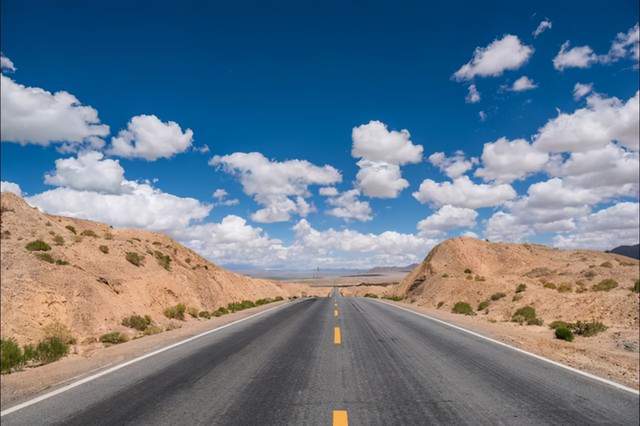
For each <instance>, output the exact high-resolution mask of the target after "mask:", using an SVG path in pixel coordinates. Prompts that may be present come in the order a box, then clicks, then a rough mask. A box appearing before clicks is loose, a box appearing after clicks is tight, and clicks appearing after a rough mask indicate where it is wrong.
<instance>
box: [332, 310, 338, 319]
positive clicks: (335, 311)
mask: <svg viewBox="0 0 640 426" xmlns="http://www.w3.org/2000/svg"><path fill="white" fill-rule="evenodd" d="M333 316H334V317H337V316H338V310H337V309H334V310H333Z"/></svg>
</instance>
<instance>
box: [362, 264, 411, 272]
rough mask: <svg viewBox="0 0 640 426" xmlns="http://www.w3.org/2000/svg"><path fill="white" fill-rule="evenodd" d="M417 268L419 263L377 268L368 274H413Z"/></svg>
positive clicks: (370, 270)
mask: <svg viewBox="0 0 640 426" xmlns="http://www.w3.org/2000/svg"><path fill="white" fill-rule="evenodd" d="M416 266H418V264H417V263H412V264H411V265H407V266H376V267H375V268H371V269H369V270H367V273H369V274H384V273H389V272H411V271H413V270H414V269H415V268H416Z"/></svg>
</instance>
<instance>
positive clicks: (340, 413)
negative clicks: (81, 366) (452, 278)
mask: <svg viewBox="0 0 640 426" xmlns="http://www.w3.org/2000/svg"><path fill="white" fill-rule="evenodd" d="M338 341H339V343H337V342H338ZM638 403H639V401H638V395H637V394H633V393H630V392H627V391H624V390H621V389H617V388H615V387H612V386H610V385H607V384H605V383H601V382H598V381H596V380H593V379H590V378H588V377H584V376H581V375H579V374H576V373H573V372H571V371H568V370H565V369H562V368H560V367H557V366H554V365H551V364H549V363H545V362H542V361H540V360H537V359H535V358H533V357H530V356H527V355H525V354H522V353H519V352H516V351H513V350H511V349H509V348H505V347H503V346H499V345H496V344H493V343H491V342H487V341H486V340H483V339H481V338H479V337H476V336H473V335H470V334H467V333H464V332H461V331H459V330H456V329H453V328H451V327H447V326H445V325H443V324H439V323H437V322H434V321H431V320H429V319H426V318H423V317H420V316H418V315H415V314H412V313H409V312H406V311H403V310H400V309H398V308H395V307H392V306H389V305H386V304H383V303H381V302H379V301H375V300H370V299H362V298H342V297H335V298H333V297H332V298H325V299H322V298H320V299H305V300H301V301H298V302H295V303H290V304H287V305H284V306H282V307H279V308H276V309H274V310H272V311H270V312H268V313H265V314H264V315H261V316H259V317H255V318H251V319H249V320H247V321H244V322H242V323H239V324H236V325H233V326H230V327H227V328H225V329H224V330H220V331H219V332H216V333H212V334H209V335H207V336H204V337H202V338H199V339H196V340H193V341H191V342H189V343H186V344H184V345H181V346H178V347H175V348H173V349H170V350H168V351H165V352H162V353H160V354H158V355H155V356H153V357H149V358H147V359H145V360H144V361H141V362H138V363H135V364H132V365H129V366H127V367H124V368H122V369H120V370H117V371H115V372H113V373H111V374H107V375H104V376H102V377H99V378H97V379H95V380H92V381H89V382H87V383H84V384H82V385H80V386H77V387H75V388H73V389H70V390H68V391H66V392H63V393H60V394H58V395H55V396H52V397H50V398H48V399H45V400H43V401H40V402H38V403H35V404H33V405H30V406H27V407H25V408H23V409H20V410H18V411H15V412H13V413H10V414H7V415H5V416H3V417H2V425H3V426H5V425H6V426H8V425H13V424H25V425H27V424H28V425H37V424H71V425H103V424H104V425H107V424H108V425H120V424H136V425H142V424H162V425H175V424H189V425H195V424H221V425H252V424H255V425H288V424H291V425H330V424H332V423H333V424H334V425H339V424H345V423H344V422H345V421H347V420H348V423H349V424H350V425H414V424H474V425H477V424H491V425H493V424H518V425H522V424H563V425H567V424H581V425H584V424H629V425H637V424H638V417H639V413H638V411H639V408H638Z"/></svg>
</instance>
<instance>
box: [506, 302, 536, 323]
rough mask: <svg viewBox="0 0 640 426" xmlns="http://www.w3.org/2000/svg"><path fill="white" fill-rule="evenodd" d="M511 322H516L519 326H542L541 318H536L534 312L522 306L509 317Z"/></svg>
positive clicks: (532, 309)
mask: <svg viewBox="0 0 640 426" xmlns="http://www.w3.org/2000/svg"><path fill="white" fill-rule="evenodd" d="M511 321H512V322H517V323H518V324H520V325H524V324H526V325H542V324H543V321H542V319H541V318H538V317H537V316H536V310H535V309H534V308H533V307H531V306H524V307H522V308H520V309H518V310H517V311H516V312H515V313H514V314H513V316H512V317H511Z"/></svg>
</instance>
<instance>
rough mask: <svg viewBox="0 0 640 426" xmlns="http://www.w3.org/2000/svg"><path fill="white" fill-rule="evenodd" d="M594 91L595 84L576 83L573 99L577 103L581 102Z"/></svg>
mask: <svg viewBox="0 0 640 426" xmlns="http://www.w3.org/2000/svg"><path fill="white" fill-rule="evenodd" d="M592 90H593V83H588V84H583V83H576V85H575V86H573V99H574V100H576V101H579V100H580V99H582V98H584V97H585V96H587V95H588V94H589V93H591V91H592Z"/></svg>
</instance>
